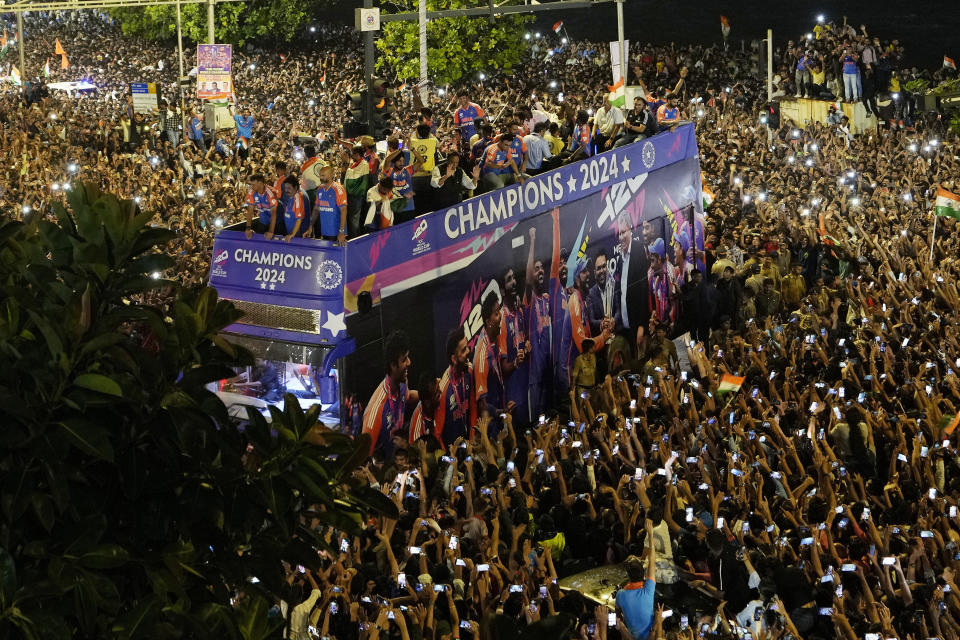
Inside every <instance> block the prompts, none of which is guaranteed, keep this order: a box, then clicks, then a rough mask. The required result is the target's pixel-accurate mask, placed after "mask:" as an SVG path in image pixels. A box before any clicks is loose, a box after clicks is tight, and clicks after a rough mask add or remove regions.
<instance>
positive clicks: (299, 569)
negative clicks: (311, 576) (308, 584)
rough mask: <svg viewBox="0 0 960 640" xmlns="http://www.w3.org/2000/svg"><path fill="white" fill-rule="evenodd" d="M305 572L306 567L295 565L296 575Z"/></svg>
mask: <svg viewBox="0 0 960 640" xmlns="http://www.w3.org/2000/svg"><path fill="white" fill-rule="evenodd" d="M306 572H307V568H306V567H304V566H303V565H302V564H298V565H297V573H306Z"/></svg>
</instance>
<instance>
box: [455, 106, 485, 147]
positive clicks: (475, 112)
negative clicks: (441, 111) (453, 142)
mask: <svg viewBox="0 0 960 640" xmlns="http://www.w3.org/2000/svg"><path fill="white" fill-rule="evenodd" d="M485 115H486V114H485V113H484V112H483V108H482V107H481V106H480V105H478V104H476V103H473V102H471V103H470V104H468V105H467V108H466V109H464V108H462V107H461V108H459V109H457V111H456V113H454V114H453V124H455V125H456V126H457V127H459V128H460V136H461V137H463V139H464V140H466V141H468V142H469V141H470V138H472V137H473V134H475V133H476V132H477V128H476V126H475V125H474V124H473V123H474V122H475V121H477V120H479V119H481V118H483V117H484V116H485Z"/></svg>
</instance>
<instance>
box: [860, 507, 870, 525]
mask: <svg viewBox="0 0 960 640" xmlns="http://www.w3.org/2000/svg"><path fill="white" fill-rule="evenodd" d="M860 519H861V520H863V521H864V522H866V521H868V520H869V519H870V509H868V508H867V507H864V508H863V513H861V514H860Z"/></svg>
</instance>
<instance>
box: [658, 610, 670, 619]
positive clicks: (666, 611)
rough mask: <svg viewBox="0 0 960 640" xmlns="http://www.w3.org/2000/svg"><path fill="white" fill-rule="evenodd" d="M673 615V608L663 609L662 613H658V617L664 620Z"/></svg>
mask: <svg viewBox="0 0 960 640" xmlns="http://www.w3.org/2000/svg"><path fill="white" fill-rule="evenodd" d="M672 615H673V609H664V610H663V613H661V614H660V617H661V618H662V619H664V620H666V619H667V618H669V617H670V616H672Z"/></svg>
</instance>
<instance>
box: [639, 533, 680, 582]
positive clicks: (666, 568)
mask: <svg viewBox="0 0 960 640" xmlns="http://www.w3.org/2000/svg"><path fill="white" fill-rule="evenodd" d="M653 542H654V545H656V546H655V547H654V548H655V549H656V550H657V573H656V580H657V582H658V583H659V584H674V583H676V582H677V579H678V578H677V569H676V566H675V565H674V563H673V545H672V544H671V543H670V527H669V526H667V521H666V520H661V521H660V524H658V525H657V526H655V527H654V528H653ZM644 546H646V547H649V546H650V538H647V541H646V543H645V544H644Z"/></svg>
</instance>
